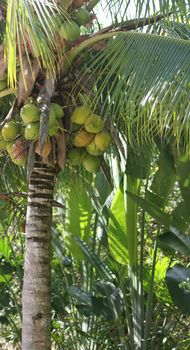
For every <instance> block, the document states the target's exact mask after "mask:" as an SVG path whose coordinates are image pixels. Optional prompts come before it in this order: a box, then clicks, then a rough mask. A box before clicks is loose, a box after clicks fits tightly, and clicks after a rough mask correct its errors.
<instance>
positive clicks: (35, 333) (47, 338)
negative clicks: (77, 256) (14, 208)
mask: <svg viewBox="0 0 190 350" xmlns="http://www.w3.org/2000/svg"><path fill="white" fill-rule="evenodd" d="M54 179H55V167H54V166H53V165H46V164H43V163H42V162H41V161H36V162H35V164H34V171H33V173H32V175H31V177H30V180H29V190H28V206H27V215H26V247H25V263H24V284H23V291H22V308H23V309H22V313H23V325H22V350H50V349H51V267H50V247H51V233H50V229H51V221H52V203H53V190H54Z"/></svg>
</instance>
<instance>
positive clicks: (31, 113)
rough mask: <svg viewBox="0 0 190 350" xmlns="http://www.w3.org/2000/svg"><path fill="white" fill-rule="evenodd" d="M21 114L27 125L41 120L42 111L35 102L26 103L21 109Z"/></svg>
mask: <svg viewBox="0 0 190 350" xmlns="http://www.w3.org/2000/svg"><path fill="white" fill-rule="evenodd" d="M20 116H21V118H22V120H23V122H24V124H25V125H28V124H30V123H33V122H37V121H38V120H40V111H39V109H38V107H37V106H36V105H35V104H34V103H28V104H26V105H24V106H23V107H22V109H21V111H20Z"/></svg>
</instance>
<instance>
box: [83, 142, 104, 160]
mask: <svg viewBox="0 0 190 350" xmlns="http://www.w3.org/2000/svg"><path fill="white" fill-rule="evenodd" d="M86 150H87V152H88V153H89V154H91V155H92V156H101V155H102V154H103V152H102V151H101V150H100V149H99V148H98V147H97V146H96V144H95V141H94V140H93V141H92V142H91V143H89V145H88V146H86Z"/></svg>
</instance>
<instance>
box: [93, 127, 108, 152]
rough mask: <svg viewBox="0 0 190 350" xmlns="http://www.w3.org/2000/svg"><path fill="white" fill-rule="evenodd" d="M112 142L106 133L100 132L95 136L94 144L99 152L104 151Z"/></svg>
mask: <svg viewBox="0 0 190 350" xmlns="http://www.w3.org/2000/svg"><path fill="white" fill-rule="evenodd" d="M111 141H112V138H111V135H110V133H109V132H107V131H101V132H99V133H98V134H96V136H95V139H94V142H95V144H96V146H97V147H98V148H99V149H100V150H101V151H105V150H106V149H107V148H108V146H109V145H110V143H111Z"/></svg>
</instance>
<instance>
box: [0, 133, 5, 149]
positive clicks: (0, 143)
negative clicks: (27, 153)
mask: <svg viewBox="0 0 190 350" xmlns="http://www.w3.org/2000/svg"><path fill="white" fill-rule="evenodd" d="M5 150H6V142H5V141H4V140H3V138H2V137H1V136H0V151H5Z"/></svg>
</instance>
